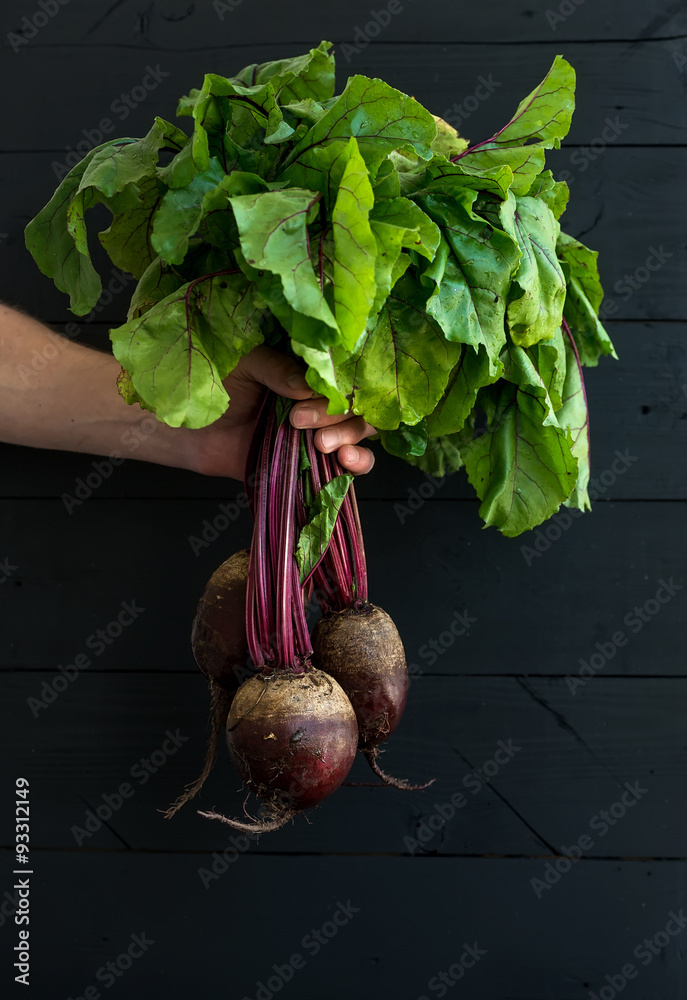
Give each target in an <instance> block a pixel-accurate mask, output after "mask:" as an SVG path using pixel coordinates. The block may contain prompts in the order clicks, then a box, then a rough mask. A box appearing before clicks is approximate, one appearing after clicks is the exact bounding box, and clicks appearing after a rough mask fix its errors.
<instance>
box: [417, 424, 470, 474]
mask: <svg viewBox="0 0 687 1000" xmlns="http://www.w3.org/2000/svg"><path fill="white" fill-rule="evenodd" d="M463 441H464V436H463V435H462V434H443V435H442V436H441V437H433V438H429V440H428V441H427V448H426V450H425V452H424V453H423V454H422V455H418V456H415V455H409V456H406V461H407V462H409V463H410V464H411V465H414V466H415V467H416V468H418V469H422V471H423V472H426V473H427V475H429V476H434V477H436V478H438V479H443V478H444V476H446V475H448V474H449V473H451V472H457V471H458V469H462V467H463V464H464V463H463V457H462V455H461V448H462V446H463Z"/></svg>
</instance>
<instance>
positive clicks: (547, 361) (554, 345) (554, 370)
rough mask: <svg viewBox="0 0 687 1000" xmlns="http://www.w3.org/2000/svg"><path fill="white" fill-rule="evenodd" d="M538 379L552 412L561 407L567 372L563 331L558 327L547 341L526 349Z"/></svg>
mask: <svg viewBox="0 0 687 1000" xmlns="http://www.w3.org/2000/svg"><path fill="white" fill-rule="evenodd" d="M527 354H528V356H529V357H530V358H531V360H532V363H533V365H534V367H535V368H536V369H537V372H538V374H539V378H540V379H541V380H542V382H543V383H544V386H545V388H546V391H547V392H548V394H549V399H550V400H551V405H552V406H553V408H554V410H558V409H560V407H561V406H562V405H563V395H562V393H563V386H564V384H565V377H566V371H567V350H566V345H565V339H564V336H563V329H562V327H559V329H558V330H556V332H555V333H554V335H553V337H551V338H550V339H549V340H542V341H540V342H539V343H538V344H534V345H533V346H532V347H529V348H528V349H527Z"/></svg>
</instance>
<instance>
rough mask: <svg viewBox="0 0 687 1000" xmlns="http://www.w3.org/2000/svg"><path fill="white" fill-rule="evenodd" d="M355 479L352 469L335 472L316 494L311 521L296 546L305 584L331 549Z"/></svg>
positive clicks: (302, 582) (309, 515)
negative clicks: (333, 534)
mask: <svg viewBox="0 0 687 1000" xmlns="http://www.w3.org/2000/svg"><path fill="white" fill-rule="evenodd" d="M352 482H353V476H352V475H350V473H344V474H343V475H341V476H335V477H334V479H330V480H329V482H328V483H326V484H325V485H324V486H323V487H322V489H321V490H320V491H319V493H317V494H316V495H315V497H314V499H313V502H312V504H311V505H310V510H309V511H308V523H307V524H306V525H304V526H303V528H302V529H301V533H300V535H299V537H298V544H297V546H296V562H297V563H298V569H299V572H300V579H301V584H305V582H306V581H307V580H308V578H309V577H310V575H311V574H312V572H313V571H314V569H315V568H316V566H317V564H318V563H319V562H320V560H321V559H322V558H323V556H324V554H325V552H326V551H327V548H328V546H329V542H330V540H331V537H332V532H333V530H334V527H335V525H336V519H337V517H338V515H339V511H340V510H341V504H342V503H343V502H344V499H345V497H346V494H347V493H348V488H349V486H350V485H351V483H352Z"/></svg>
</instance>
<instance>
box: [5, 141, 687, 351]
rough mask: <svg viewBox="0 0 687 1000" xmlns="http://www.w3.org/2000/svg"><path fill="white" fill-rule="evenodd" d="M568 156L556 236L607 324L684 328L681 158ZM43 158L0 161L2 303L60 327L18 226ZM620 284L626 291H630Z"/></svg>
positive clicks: (33, 202) (40, 176)
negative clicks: (588, 266)
mask: <svg viewBox="0 0 687 1000" xmlns="http://www.w3.org/2000/svg"><path fill="white" fill-rule="evenodd" d="M574 152H575V153H578V154H579V153H580V151H579V150H576V151H574ZM572 157H573V152H572V151H570V150H566V149H562V150H560V151H558V152H556V153H555V155H552V156H551V157H550V159H551V166H552V168H553V169H554V171H555V172H556V173H557V174H559V175H562V172H563V171H567V174H566V175H565V176H568V177H569V182H570V184H571V194H572V200H571V206H570V209H569V210H568V212H567V213H566V215H565V216H564V217H563V220H562V222H563V228H564V229H565V231H566V232H569V233H570V234H571V235H573V236H579V237H580V238H582V239H583V240H584V242H586V243H588V244H589V245H590V246H591V247H593V248H594V249H596V250H598V251H599V252H600V261H601V276H602V280H603V283H604V287H605V288H606V292H607V299H612V300H613V302H614V303H615V304H614V305H612V306H610V307H609V306H608V305H607V306H606V308H607V312H606V316H607V318H609V319H618V320H619V319H630V320H637V319H642V320H644V319H650V320H658V319H672V320H680V319H683V320H685V319H687V293H686V292H685V284H684V281H683V280H682V276H683V273H684V269H685V266H687V249H685V246H684V239H683V234H684V231H685V227H686V226H687V219H686V218H685V215H686V202H685V191H684V182H683V179H684V176H685V173H686V172H687V149H683V148H666V149H663V150H662V151H661V153H660V155H657V153H656V151H655V150H654V149H649V148H636V149H635V148H631V149H628V148H619V147H618V146H608V147H607V149H606V150H605V151H604V152H603V154H602V155H599V157H598V159H597V160H596V162H595V163H593V164H592V166H590V167H589V168H588V169H585V170H583V169H581V163H580V161H579V160H574V161H573V159H572ZM51 158H52V157H51V154H49V153H26V154H16V155H15V154H12V155H9V154H8V155H6V156H2V157H0V183H1V184H3V185H4V186H5V188H6V189H7V190H12V191H13V192H14V194H13V198H12V200H11V203H10V204H8V206H7V207H6V209H5V211H4V212H3V213H2V214H0V231H2V232H5V233H7V234H8V237H7V239H6V240H4V241H3V242H2V243H0V262H2V268H1V269H0V298H1V299H2V300H4V301H6V302H10V303H18V304H21V305H23V306H24V307H25V308H27V309H29V310H30V311H32V312H33V313H34V314H36V315H38V316H39V317H41V318H43V319H46V320H50V321H54V322H56V323H65V322H67V321H69V320H71V321H74V320H75V317H74V316H71V315H70V314H69V313H68V312H67V311H66V301H65V296H63V295H61V294H60V293H58V292H57V291H56V290H55V289H54V287H53V285H52V282H51V281H50V280H49V279H48V278H46V277H44V276H43V275H41V274H40V273H39V272H38V269H37V268H36V265H35V264H34V262H33V260H32V259H31V257H30V256H29V254H28V252H27V251H26V250H25V249H23V240H24V237H23V231H24V227H25V225H26V223H27V222H28V221H29V219H30V218H31V217H32V216H33V215H34V214H35V213H36V212H37V211H38V210H39V209H40V208H41V207H42V205H43V204H44V203H45V202H46V201H47V200H48V198H49V197H50V195H51V193H52V191H53V188H54V186H55V178H54V175H53V174H52V172H51V170H50V162H51ZM106 217H107V212H103V215H102V216H101V218H102V219H103V223H104V225H107V222H106ZM95 242H96V241H95V240H93V243H95ZM96 249H97V248H96ZM97 260H98V262H99V266H101V273H102V274H103V275H104V277H105V284H108V283H109V281H110V280H111V276H112V269H111V266H109V265H108V264H107V262H106V261H105V259H104V255H103V254H101V255H99V256H97ZM647 261H648V262H649V263H648V266H647ZM626 276H629V278H630V280H631V282H632V284H634V286H635V287H634V288H633V287H628V278H627V277H626ZM128 291H129V290H128V289H127V290H123V291H119V292H118V293H117V294H116V295H114V296H113V297H112V301H111V302H109V303H108V304H107V305H103V308H102V310H101V312H99V313H97V314H96V315H95V317H94V318H95V319H98V320H101V321H103V322H108V321H110V320H113V321H114V322H116V323H119V322H121V320H122V317H123V315H124V313H125V307H126V304H127V302H128V299H129V297H130V293H129V294H127V292H128ZM105 298H106V299H107V298H108V296H105ZM76 322H77V323H78V324H79V328H80V330H81V331H82V333H83V331H84V330H86V329H88V328H89V326H90V324H87V323H84V321H83V320H81V321H79V320H78V319H77V320H76ZM70 329H71V328H70Z"/></svg>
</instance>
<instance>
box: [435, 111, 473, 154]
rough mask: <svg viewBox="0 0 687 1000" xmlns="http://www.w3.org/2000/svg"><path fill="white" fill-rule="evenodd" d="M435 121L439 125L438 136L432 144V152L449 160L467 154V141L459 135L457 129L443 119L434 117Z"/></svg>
mask: <svg viewBox="0 0 687 1000" xmlns="http://www.w3.org/2000/svg"><path fill="white" fill-rule="evenodd" d="M434 121H435V122H436V124H437V136H436V139H435V140H434V141H433V142H432V150H433V151H434V152H435V153H439V154H440V155H441V156H445V157H447V158H450V157H452V156H456V155H457V154H459V153H463V152H465V150H466V149H467V148H468V141H467V139H463V137H462V136H461V135H459V134H458V131H457V129H455V128H454V127H453V125H449V123H448V122H445V121H444V119H443V118H437V116H436V115H434Z"/></svg>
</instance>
